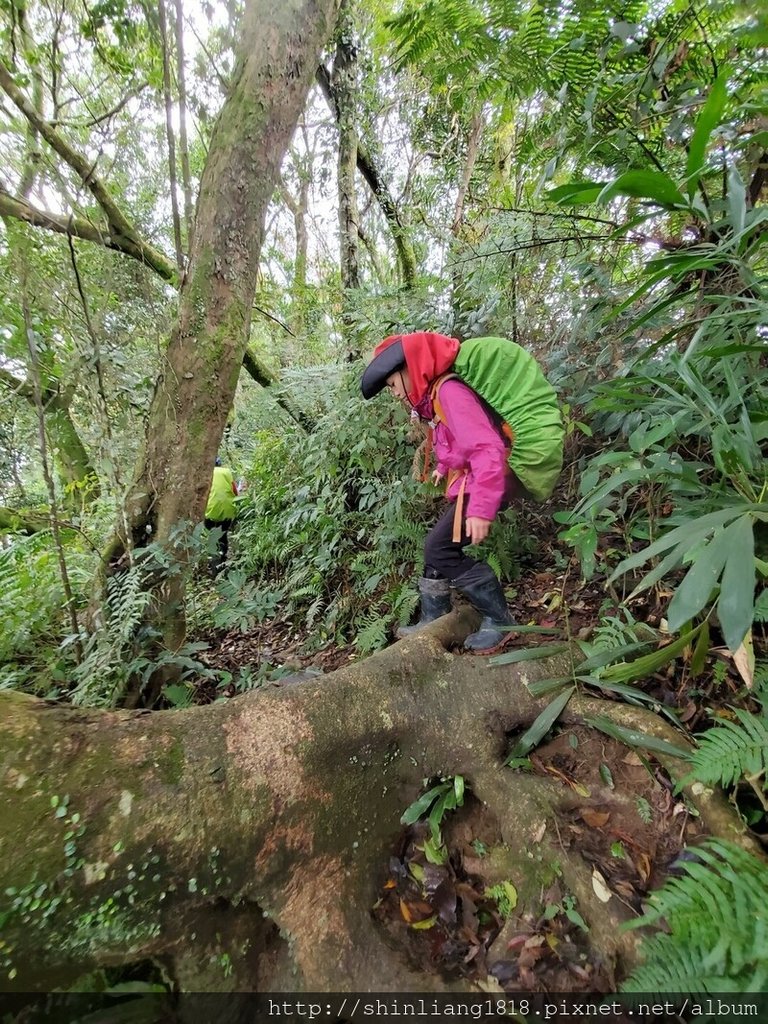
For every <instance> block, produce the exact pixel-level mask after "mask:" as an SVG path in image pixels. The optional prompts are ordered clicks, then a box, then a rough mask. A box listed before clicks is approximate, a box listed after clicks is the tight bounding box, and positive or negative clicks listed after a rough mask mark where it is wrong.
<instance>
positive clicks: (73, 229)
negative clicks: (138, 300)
mask: <svg viewBox="0 0 768 1024" xmlns="http://www.w3.org/2000/svg"><path fill="white" fill-rule="evenodd" d="M0 217H13V218H14V219H15V220H22V221H25V222H26V223H27V224H31V225H32V226H33V227H37V228H46V229H47V230H48V231H54V232H56V233H57V234H59V235H71V236H72V237H74V238H82V239H83V240H84V241H86V242H94V243H95V244H96V245H101V246H104V248H105V249H112V250H114V251H115V252H121V253H123V254H124V255H125V256H130V257H131V258H132V259H136V260H138V261H139V262H140V263H142V264H144V265H145V266H148V267H149V268H150V270H153V271H154V272H155V273H156V274H158V275H159V276H160V277H162V278H163V280H164V281H169V282H170V283H171V284H177V283H178V282H177V275H176V268H175V267H174V265H173V264H172V263H171V261H170V260H167V259H166V258H165V256H163V255H162V253H159V252H158V251H157V250H155V249H153V248H152V246H149V245H147V244H146V243H145V242H141V241H139V240H134V242H133V244H131V245H126V244H125V239H124V238H121V237H119V236H114V235H111V234H110V233H109V232H108V231H103V230H102V229H101V228H99V227H97V226H96V225H95V224H92V223H91V222H90V221H88V220H86V219H85V218H84V217H75V216H74V215H70V216H69V217H66V216H63V215H61V214H58V213H52V212H51V211H50V210H41V209H39V208H38V207H36V206H32V204H31V203H28V202H27V201H26V200H25V199H19V198H18V197H16V196H12V195H11V193H10V192H9V191H8V190H7V189H6V188H4V187H3V186H2V185H0Z"/></svg>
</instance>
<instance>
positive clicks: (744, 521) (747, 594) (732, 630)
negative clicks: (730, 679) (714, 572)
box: [717, 516, 755, 651]
mask: <svg viewBox="0 0 768 1024" xmlns="http://www.w3.org/2000/svg"><path fill="white" fill-rule="evenodd" d="M726 532H728V533H729V534H730V538H729V554H728V561H727V562H726V563H725V568H724V569H723V578H722V582H721V585H720V598H719V600H718V602H717V614H718V616H719V618H720V625H721V626H722V629H723V636H724V637H725V642H726V644H727V645H728V649H729V650H731V651H736V650H738V649H739V647H740V646H741V642H742V640H743V639H744V637H745V636H746V634H747V631H748V630H749V628H750V627H751V625H752V619H753V618H754V608H755V538H754V533H753V531H752V517H751V516H742V518H741V519H739V520H737V522H735V523H733V524H732V525H731V526H730V527H729V528H728V530H727V531H726Z"/></svg>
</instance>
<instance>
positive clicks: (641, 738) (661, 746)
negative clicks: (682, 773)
mask: <svg viewBox="0 0 768 1024" xmlns="http://www.w3.org/2000/svg"><path fill="white" fill-rule="evenodd" d="M584 721H585V722H586V724H587V725H591V726H592V728H593V729H599V730H600V732H604V733H605V734H606V736H611V737H612V738H613V739H615V740H619V741H620V742H621V743H626V745H627V746H628V747H640V749H641V750H652V751H653V752H654V753H656V754H666V755H668V756H669V757H679V758H682V759H684V760H686V761H688V760H690V757H691V755H690V752H689V751H687V750H684V749H683V748H682V747H676V746H675V745H674V744H673V743H669V742H668V741H667V740H663V739H660V738H659V737H658V736H652V735H651V734H650V733H647V732H642V730H640V729H627V728H625V726H623V725H618V724H617V723H616V722H613V721H612V720H611V719H610V718H604V717H603V716H602V715H585V716H584Z"/></svg>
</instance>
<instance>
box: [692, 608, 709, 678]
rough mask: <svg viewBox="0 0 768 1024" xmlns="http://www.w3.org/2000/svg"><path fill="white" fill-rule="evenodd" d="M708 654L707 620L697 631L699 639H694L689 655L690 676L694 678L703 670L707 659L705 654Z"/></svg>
mask: <svg viewBox="0 0 768 1024" xmlns="http://www.w3.org/2000/svg"><path fill="white" fill-rule="evenodd" d="M708 654H709V620H707V621H706V622H705V623H704V626H703V628H702V630H701V632H700V633H699V639H698V640H697V641H696V646H695V647H694V649H693V656H692V657H691V664H690V672H691V678H692V679H696V678H697V677H698V676H700V675H701V673H702V672H703V671H704V665H705V664H706V661H707V655H708Z"/></svg>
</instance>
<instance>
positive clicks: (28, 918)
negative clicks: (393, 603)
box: [0, 610, 748, 992]
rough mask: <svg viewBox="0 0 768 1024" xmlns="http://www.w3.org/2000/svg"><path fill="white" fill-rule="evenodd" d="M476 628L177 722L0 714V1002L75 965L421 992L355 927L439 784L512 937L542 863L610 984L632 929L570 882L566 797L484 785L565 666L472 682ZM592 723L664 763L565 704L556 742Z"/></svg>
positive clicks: (534, 904) (443, 623)
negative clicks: (505, 891) (417, 810)
mask: <svg viewBox="0 0 768 1024" xmlns="http://www.w3.org/2000/svg"><path fill="white" fill-rule="evenodd" d="M476 622H477V619H476V616H475V615H474V613H472V612H471V611H468V610H465V611H462V612H457V613H454V614H453V615H451V616H448V617H446V618H443V619H441V620H439V621H438V622H437V623H435V624H433V625H432V626H431V627H430V628H429V629H427V630H425V631H424V632H422V633H420V634H416V635H414V636H412V637H410V638H409V639H407V640H405V641H402V642H401V643H399V644H396V645H395V646H393V647H390V648H388V649H387V650H386V651H384V652H381V653H379V654H377V655H375V656H373V657H371V658H369V659H367V660H366V661H365V662H364V663H362V664H359V665H350V666H348V667H345V668H342V669H339V670H338V671H336V672H334V673H333V674H332V675H330V676H327V677H326V678H324V679H323V680H322V681H319V682H306V683H299V684H293V685H289V686H285V687H284V688H268V689H263V690H261V691H259V692H258V693H251V694H249V695H246V696H242V697H239V698H236V699H233V700H230V701H227V702H223V703H222V702H218V703H214V704H211V705H209V706H207V707H197V708H193V709H190V710H186V711H172V712H158V713H154V714H148V713H140V712H139V713H136V712H126V711H118V712H102V711H85V710H82V709H73V708H71V707H66V706H62V705H60V704H53V703H49V702H46V701H42V700H37V699H36V698H32V697H28V696H26V695H22V694H20V693H15V692H12V691H6V692H0V751H2V753H1V754H0V893H5V894H6V895H5V897H2V898H0V921H4V924H3V942H4V944H3V945H2V946H0V968H2V974H3V978H4V984H6V985H10V986H11V987H17V988H18V989H20V990H22V991H29V990H36V989H38V988H43V989H47V990H50V989H51V988H52V987H54V986H55V985H56V984H66V983H67V982H68V981H69V982H71V980H72V978H73V977H74V976H75V975H76V973H77V972H78V971H80V970H85V969H88V968H90V967H92V966H94V965H121V964H131V963H136V962H138V961H142V960H144V959H146V958H152V959H154V960H156V961H160V962H162V963H163V965H164V967H165V970H166V972H167V974H168V975H169V976H170V977H171V978H172V979H174V981H175V983H176V984H177V985H178V986H179V987H180V988H181V989H182V990H185V989H186V990H188V989H190V988H191V989H195V990H197V991H205V990H209V991H210V990H213V991H281V990H285V991H287V990H291V991H302V990H309V991H333V990H335V991H341V992H344V991H350V990H352V991H354V990H359V991H375V990H377V989H380V990H386V991H392V990H395V991H398V990H400V991H402V990H406V991H418V990H424V989H432V988H441V987H443V986H444V984H445V982H443V981H441V980H440V978H439V977H438V976H436V975H435V976H430V975H426V974H423V973H422V974H420V973H417V971H416V970H415V969H414V968H413V967H412V966H411V965H409V963H408V962H407V961H406V959H405V956H404V954H403V953H402V951H398V949H396V948H394V947H393V945H392V942H391V940H388V939H387V938H386V936H385V934H384V933H383V932H382V931H381V930H380V926H379V925H377V924H376V923H375V922H374V920H373V919H372V916H371V908H372V906H373V904H374V902H375V901H376V898H377V894H378V893H379V891H380V889H381V886H382V884H383V882H384V880H385V879H386V877H387V871H388V862H389V857H390V854H391V852H392V850H393V844H394V843H395V841H396V840H397V838H398V836H399V835H400V834H401V826H400V823H399V822H400V816H401V814H402V812H403V810H404V808H405V807H406V806H407V805H408V804H409V803H410V802H411V801H413V799H414V798H415V797H416V796H417V794H418V793H419V791H420V789H421V788H422V785H423V780H424V779H430V778H435V777H438V776H446V775H454V774H457V773H458V774H461V775H463V776H464V777H465V778H466V780H467V785H468V786H469V787H470V789H471V792H472V794H473V801H474V808H475V810H476V811H477V813H479V814H481V815H482V816H484V817H485V819H486V820H487V821H489V822H492V823H493V825H494V828H495V830H496V833H497V836H498V846H497V847H494V849H493V850H490V851H489V853H488V857H489V861H490V860H493V859H494V857H495V858H501V860H500V863H501V865H502V867H501V870H502V871H503V872H505V875H503V876H502V877H507V878H509V879H512V880H514V883H515V885H516V887H517V889H518V893H519V904H518V913H519V914H520V915H521V917H522V916H524V915H526V914H533V915H535V916H538V915H539V914H540V912H541V892H542V890H541V879H540V869H539V868H537V867H536V865H537V864H539V865H542V864H544V865H548V864H549V865H551V864H553V863H555V862H557V864H558V868H557V870H558V871H559V872H561V873H562V880H563V884H564V885H566V886H567V888H568V891H569V892H570V893H572V894H574V896H575V897H576V898H577V900H578V906H579V912H580V913H581V914H582V916H583V917H584V918H585V919H586V921H587V923H588V924H589V925H590V929H591V930H590V933H589V941H590V942H591V943H592V946H593V951H594V955H595V956H596V957H599V958H601V959H602V961H603V962H605V963H607V964H608V965H609V967H610V968H611V970H613V969H614V968H615V969H616V970H617V971H618V972H621V971H625V970H626V969H627V968H628V967H629V966H631V964H632V962H633V959H634V955H635V941H636V940H635V938H634V936H635V934H636V933H634V932H632V933H627V934H622V933H621V932H620V929H619V926H620V924H621V923H622V921H623V920H625V919H626V918H627V917H628V916H631V915H630V914H629V913H628V911H627V910H626V909H625V907H624V906H623V905H622V904H620V903H619V901H618V900H616V899H613V900H611V901H610V902H609V903H603V902H601V901H600V900H599V899H598V898H597V897H596V895H595V893H594V891H593V888H592V866H591V865H590V864H589V863H587V861H586V860H584V859H583V858H582V856H581V854H580V853H579V851H578V849H576V848H574V847H573V846H571V847H570V848H569V849H566V848H564V847H563V846H562V843H561V842H559V841H558V840H559V831H558V828H557V815H558V813H559V812H560V811H561V810H562V808H563V806H568V805H569V797H568V794H570V797H571V800H572V799H573V793H572V791H571V790H570V789H568V787H566V786H563V784H562V782H561V781H560V779H558V778H555V777H553V776H551V775H532V774H528V773H522V772H516V773H513V772H512V771H511V770H509V769H505V770H502V767H501V766H502V763H503V759H504V757H505V755H506V751H507V749H508V740H507V736H508V734H509V733H510V732H511V731H513V730H518V729H521V728H523V727H525V726H528V725H530V723H531V722H532V721H533V720H534V718H535V717H536V716H537V714H538V713H539V712H540V711H541V710H542V707H543V705H544V703H546V699H545V700H544V702H542V701H537V700H535V699H533V698H532V697H531V696H530V695H529V693H528V691H527V689H526V688H525V686H523V685H522V683H523V682H526V681H529V680H533V679H535V678H540V677H544V676H550V675H556V674H559V673H560V672H562V671H563V668H564V660H563V659H562V658H560V659H559V660H558V659H548V660H547V661H541V660H539V661H535V662H528V663H527V664H526V666H523V667H521V666H519V665H514V666H497V667H494V668H491V667H489V666H488V664H487V660H486V659H481V658H472V657H469V656H454V655H451V654H449V653H448V648H449V645H450V644H452V643H455V642H457V641H459V642H460V641H461V639H462V638H463V637H464V636H466V634H467V632H468V631H469V630H470V629H472V628H474V626H475V625H476ZM595 713H602V714H607V715H609V716H611V717H612V718H613V719H614V720H615V721H619V722H621V723H623V724H624V725H628V726H631V727H632V728H643V729H645V730H646V731H647V732H652V733H654V734H656V735H658V736H665V737H667V738H669V735H670V733H671V734H672V735H673V737H674V739H675V742H677V743H679V742H680V740H679V734H678V733H677V732H674V731H673V730H672V729H671V727H670V726H668V725H667V724H666V723H664V722H662V721H661V720H660V719H659V718H657V717H656V716H655V715H653V714H651V713H650V712H646V711H643V710H639V709H637V708H633V707H629V706H626V705H622V704H614V703H609V702H605V701H599V700H589V699H586V698H580V697H574V698H572V700H571V702H570V703H569V704H568V706H567V708H566V710H565V712H564V714H563V718H562V721H564V722H565V723H566V724H571V725H572V724H573V723H576V722H579V721H580V720H581V719H582V718H583V716H584V715H586V714H595ZM341 723H343V724H341ZM602 741H604V745H605V744H608V743H610V742H613V741H609V740H607V739H606V738H605V737H602ZM619 746H620V745H619ZM622 751H623V748H622ZM680 767H681V764H680V762H676V761H674V760H670V761H669V762H668V768H669V769H671V770H672V771H676V770H678V769H679V768H680ZM641 774H642V775H643V776H644V775H645V773H642V772H641ZM687 793H688V796H689V798H690V799H691V800H693V802H694V803H695V804H696V805H697V807H698V809H699V811H700V813H701V816H702V820H703V823H704V826H705V827H706V829H707V830H708V831H711V832H713V833H715V834H720V835H725V836H727V837H729V838H731V839H733V840H735V841H737V842H742V843H743V844H745V845H748V842H747V840H746V838H745V837H744V836H742V835H741V831H742V826H741V823H740V821H739V820H738V817H737V815H736V814H735V813H734V811H733V810H732V808H730V807H729V806H728V805H727V804H726V803H725V801H724V800H723V799H722V798H721V797H718V796H717V795H715V794H713V793H712V791H711V790H704V792H703V793H700V792H699V793H694V792H692V791H690V790H688V791H687ZM592 798H593V801H594V800H599V801H602V802H604V801H605V800H611V799H613V800H618V799H619V798H620V794H618V793H614V792H613V790H607V789H606V790H605V792H600V793H598V792H593V794H592ZM626 799H629V800H632V799H633V798H632V797H631V794H630V795H629V796H627V797H626ZM587 802H589V801H587ZM460 813H461V812H458V814H460ZM547 825H553V827H549V828H546V826H547ZM31 854H33V855H31ZM534 854H535V855H534ZM223 963H225V964H226V965H227V970H226V971H223V970H222V968H221V964H223ZM9 976H10V977H9ZM6 978H8V979H9V980H8V981H6V980H5V979H6ZM465 984H466V983H465Z"/></svg>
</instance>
